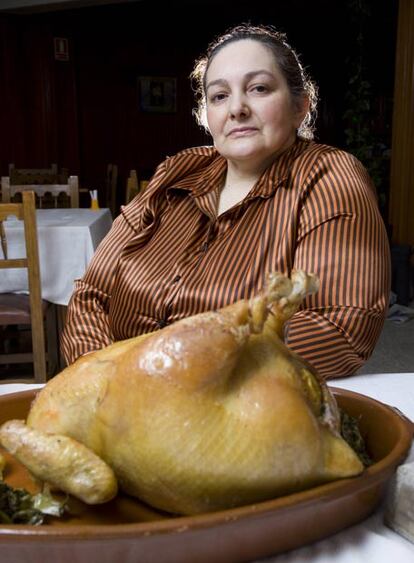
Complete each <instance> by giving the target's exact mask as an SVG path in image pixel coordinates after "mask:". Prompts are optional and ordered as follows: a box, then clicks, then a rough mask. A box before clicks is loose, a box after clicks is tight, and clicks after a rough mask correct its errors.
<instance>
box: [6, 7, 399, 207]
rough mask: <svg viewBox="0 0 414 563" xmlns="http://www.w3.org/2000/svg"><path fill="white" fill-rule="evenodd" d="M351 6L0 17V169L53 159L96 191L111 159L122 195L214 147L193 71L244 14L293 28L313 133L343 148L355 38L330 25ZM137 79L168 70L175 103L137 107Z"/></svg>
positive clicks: (387, 73) (384, 20)
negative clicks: (132, 181)
mask: <svg viewBox="0 0 414 563" xmlns="http://www.w3.org/2000/svg"><path fill="white" fill-rule="evenodd" d="M349 3H350V2H349V1H348V0H344V1H343V2H335V3H333V2H331V1H330V0H317V1H315V2H308V1H307V0H290V1H289V2H276V3H269V2H267V1H262V0H257V1H256V2H255V4H254V5H255V8H254V10H252V6H251V2H244V1H242V0H240V1H238V2H233V1H229V2H221V1H217V2H216V1H214V0H210V1H209V2H204V1H200V2H194V1H193V2H176V3H174V4H173V3H168V4H166V5H164V4H159V3H154V2H150V1H147V0H144V1H142V2H137V3H127V4H121V5H114V6H101V7H93V8H83V9H78V10H68V11H57V12H51V13H39V14H30V15H27V14H22V15H2V16H1V17H0V41H1V43H0V46H1V54H0V120H1V126H0V127H1V131H2V134H1V135H0V172H1V174H2V175H4V174H7V169H8V164H9V163H10V162H14V163H15V165H16V166H17V167H25V168H26V167H27V168H29V167H33V168H34V167H46V166H49V165H50V164H51V163H52V162H57V163H58V165H59V167H65V168H68V169H69V172H70V173H71V174H78V175H79V177H80V183H81V187H86V188H88V189H92V188H94V189H98V190H99V191H100V192H101V193H102V194H103V187H104V181H105V175H106V167H107V164H108V163H115V164H117V165H118V167H119V195H118V200H119V201H118V203H122V202H123V198H124V189H125V186H126V178H127V176H128V172H129V170H131V169H136V170H137V172H138V177H139V178H140V179H144V178H147V177H149V176H150V175H151V174H152V173H153V171H154V169H155V167H156V165H157V164H158V163H159V162H160V161H162V160H163V159H164V158H165V157H166V156H167V155H171V154H174V153H176V152H177V151H179V150H181V149H183V148H185V147H188V146H194V145H200V144H206V143H210V138H209V137H208V135H206V134H205V133H204V131H202V130H201V129H200V127H199V126H198V125H196V123H195V120H194V118H193V115H192V109H193V107H194V101H193V93H192V90H191V86H190V82H189V78H188V77H189V74H190V72H191V69H192V65H193V62H194V59H195V58H196V57H198V56H199V55H200V54H201V53H202V52H203V51H204V49H205V48H206V46H207V44H208V42H209V41H210V40H211V39H212V38H213V37H214V36H215V35H216V34H218V33H220V32H222V31H223V30H225V29H226V28H227V27H228V26H230V25H233V24H236V23H239V22H241V21H247V20H250V21H252V22H253V23H270V24H273V25H275V26H276V27H277V28H278V29H280V30H282V31H285V32H287V33H288V36H289V39H290V41H291V42H292V44H293V45H294V46H295V47H296V48H297V50H298V51H299V53H301V54H302V55H303V56H302V60H303V62H304V63H305V65H306V66H307V68H308V70H309V71H310V73H311V74H312V76H313V77H314V78H315V79H316V81H317V82H318V84H319V88H320V95H321V103H320V108H319V118H318V140H320V141H322V142H327V143H332V144H336V145H339V146H341V144H343V142H344V137H343V128H344V127H343V123H342V113H343V91H344V90H345V89H346V87H347V77H346V73H345V72H344V62H345V60H346V56H347V51H348V43H349V41H350V35H349V30H347V29H345V30H343V26H338V25H337V24H338V22H339V21H342V22H343V21H344V20H345V21H346V18H347V9H348V8H349V6H348V5H349ZM385 4H387V3H385ZM391 4H392V2H391V0H390V4H389V5H388V8H387V9H384V8H382V11H381V9H378V10H376V11H375V21H373V24H372V29H373V43H376V44H375V47H374V45H373V52H374V50H375V54H374V55H373V57H374V59H376V58H378V59H379V60H381V65H382V71H381V72H378V73H377V76H378V82H377V83H376V85H375V87H376V88H377V89H378V91H379V92H381V95H382V96H383V97H387V96H388V97H389V96H390V93H392V84H393V56H394V52H393V46H394V42H395V30H394V27H393V26H395V24H394V20H395V12H396V11H395V8H391ZM382 5H384V3H382ZM390 14H391V15H392V18H394V19H392V18H391V20H390ZM188 19H189V21H187V20H188ZM327 22H331V25H327ZM385 26H386V29H387V30H388V34H387V33H384V28H385ZM345 27H346V26H345ZM56 37H63V38H67V39H68V47H69V51H68V53H69V60H67V61H62V60H56V59H55V56H54V43H53V40H54V38H56ZM139 76H153V77H173V78H175V79H176V83H177V105H176V110H175V111H174V112H168V113H159V112H148V111H143V109H142V107H140V99H139V89H138V77H139ZM82 203H83V204H87V200H86V201H83V202H82V201H81V204H82ZM102 203H103V204H105V202H104V201H103V202H102Z"/></svg>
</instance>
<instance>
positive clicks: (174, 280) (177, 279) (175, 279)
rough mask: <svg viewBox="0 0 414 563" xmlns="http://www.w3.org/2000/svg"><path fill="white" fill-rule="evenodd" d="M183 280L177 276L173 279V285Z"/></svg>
mask: <svg viewBox="0 0 414 563" xmlns="http://www.w3.org/2000/svg"><path fill="white" fill-rule="evenodd" d="M180 279H181V276H175V278H174V279H173V283H178V282H179V281H180Z"/></svg>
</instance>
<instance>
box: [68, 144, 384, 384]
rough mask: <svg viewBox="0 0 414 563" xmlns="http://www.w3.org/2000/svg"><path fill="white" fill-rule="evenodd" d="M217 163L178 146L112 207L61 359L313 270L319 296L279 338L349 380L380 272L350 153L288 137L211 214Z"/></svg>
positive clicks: (364, 191) (366, 185)
mask: <svg viewBox="0 0 414 563" xmlns="http://www.w3.org/2000/svg"><path fill="white" fill-rule="evenodd" d="M225 171H226V162H225V160H224V159H223V158H222V157H221V156H220V155H219V154H218V153H217V152H216V151H215V150H214V149H213V148H211V147H198V148H194V149H188V150H185V151H183V152H181V153H179V154H178V155H176V156H174V157H171V158H168V159H167V160H166V161H165V162H164V163H162V164H161V165H160V166H159V168H158V169H157V172H156V174H155V175H154V177H153V179H152V180H151V182H150V184H149V186H148V188H147V189H146V191H145V192H144V193H143V194H142V195H140V196H138V197H137V198H135V200H134V201H132V202H131V203H130V204H129V205H128V206H126V207H124V208H123V209H122V213H121V214H120V216H119V217H118V218H117V219H116V220H115V221H114V225H113V228H112V230H111V232H110V233H109V234H108V235H107V237H106V238H105V239H104V240H103V241H102V243H101V244H100V246H99V248H98V250H97V252H96V254H95V256H94V258H93V260H92V262H91V264H90V266H89V268H88V270H87V272H86V274H85V276H84V277H83V279H81V280H77V282H76V288H75V292H74V294H73V296H72V299H71V302H70V304H69V308H68V315H67V324H66V327H65V330H64V334H63V338H62V345H63V351H64V354H65V356H66V358H67V360H68V362H73V361H74V360H75V359H76V358H77V357H78V356H80V355H82V354H85V353H86V352H89V351H92V350H95V349H98V348H101V347H103V346H106V345H108V344H110V343H111V342H114V341H117V340H122V339H126V338H130V337H132V336H135V335H137V334H141V333H143V332H148V331H152V330H155V329H157V328H159V327H162V326H165V324H167V323H172V322H174V321H176V320H178V319H181V318H183V317H188V316H190V315H194V314H196V313H199V312H202V311H206V310H210V309H217V308H219V307H222V306H224V305H226V304H229V303H232V302H234V301H236V300H238V299H241V298H246V297H249V296H251V295H252V294H254V293H256V292H257V291H258V290H260V288H261V287H262V286H263V284H264V282H265V279H266V274H267V273H268V272H271V271H276V270H277V271H280V272H284V273H286V274H289V273H290V272H291V270H292V269H304V270H306V271H308V272H314V273H316V274H317V275H318V276H319V277H320V280H321V286H320V291H319V292H318V293H317V294H316V295H314V296H312V297H309V298H308V299H307V300H306V302H305V303H304V305H303V307H302V308H301V309H300V310H299V311H298V313H297V314H296V315H295V316H294V317H293V319H292V320H291V321H290V323H289V326H288V330H287V341H288V343H289V345H290V347H291V348H293V349H294V350H295V351H296V352H297V353H299V354H300V355H302V356H303V357H304V358H306V359H307V360H308V361H309V362H311V363H312V364H313V365H314V366H315V367H316V368H317V369H318V370H319V372H320V373H321V374H323V375H324V376H326V377H335V376H343V375H348V374H352V373H354V372H355V371H356V370H357V369H358V368H359V367H360V366H361V365H362V363H363V362H364V361H365V360H366V359H367V358H368V357H369V355H370V354H371V352H372V350H373V347H374V345H375V343H376V341H377V338H378V336H379V333H380V331H381V328H382V324H383V320H384V312H385V309H386V306H387V301H388V295H389V289H390V287H389V285H390V279H389V278H390V274H389V272H390V266H389V248H388V241H387V237H386V234H385V229H384V226H383V223H382V220H381V217H380V215H379V212H378V208H377V204H376V197H375V193H374V189H373V187H372V184H371V181H370V179H369V177H368V175H367V173H366V171H365V169H364V168H363V167H362V165H361V164H360V163H359V161H357V160H356V159H355V158H354V157H353V156H351V155H349V154H347V153H345V152H343V151H340V150H338V149H335V148H333V147H328V146H324V145H318V144H316V143H313V142H308V141H300V140H298V141H297V142H296V143H295V144H294V145H293V146H292V147H291V148H290V149H288V150H287V151H286V152H285V153H283V154H282V155H281V156H280V157H279V158H278V159H277V160H276V161H275V162H274V163H273V165H272V166H271V167H270V168H268V169H267V170H266V171H265V172H264V174H263V175H262V177H261V178H260V179H259V180H258V182H257V183H256V184H255V186H254V187H253V188H252V190H251V191H250V193H249V194H248V195H247V197H246V198H245V199H244V200H243V201H242V202H240V203H239V204H238V205H236V206H234V207H233V208H231V209H229V210H228V211H226V212H225V213H223V214H222V215H220V216H217V213H216V209H217V204H218V190H217V188H218V186H220V185H221V182H222V181H223V178H224V175H225Z"/></svg>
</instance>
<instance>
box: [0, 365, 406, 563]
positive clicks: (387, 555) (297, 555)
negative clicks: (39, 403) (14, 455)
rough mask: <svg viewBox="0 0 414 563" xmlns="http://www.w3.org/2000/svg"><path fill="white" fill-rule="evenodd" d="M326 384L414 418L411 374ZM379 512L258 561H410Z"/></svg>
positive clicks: (0, 388) (2, 389)
mask: <svg viewBox="0 0 414 563" xmlns="http://www.w3.org/2000/svg"><path fill="white" fill-rule="evenodd" d="M329 384H330V385H331V386H334V387H340V388H342V389H349V390H351V391H356V392H358V393H362V394H364V395H369V396H370V397H373V398H374V399H377V400H379V401H382V402H383V403H387V404H389V405H392V406H394V407H397V408H398V409H399V410H400V411H401V412H403V413H404V414H405V415H406V416H408V417H409V418H410V419H411V420H414V373H386V374H370V375H359V376H358V375H357V376H353V377H349V378H340V379H335V380H332V381H330V382H329ZM38 387H42V385H36V384H33V385H22V384H3V385H1V384H0V394H3V393H13V392H16V391H22V390H26V389H33V388H38ZM411 461H414V448H412V449H411V452H410V454H409V456H408V458H407V459H406V461H405V463H409V462H411ZM383 512H384V511H383V507H379V508H378V509H377V511H376V512H375V513H374V514H373V515H372V516H371V517H369V518H367V519H366V520H364V521H363V522H361V523H359V524H357V525H355V526H352V527H350V528H348V529H346V530H344V531H342V532H339V533H338V534H335V535H334V536H331V537H329V538H326V539H324V540H322V541H319V542H316V543H314V544H312V545H309V546H305V547H302V548H300V549H295V550H293V551H290V552H288V553H284V554H282V555H278V556H275V557H269V558H267V559H265V560H262V563H305V562H306V563H308V562H312V563H390V562H392V561H398V563H412V562H413V561H414V544H412V543H410V542H409V541H408V540H406V539H404V538H403V537H401V536H400V535H398V534H397V533H395V532H393V531H392V530H391V529H389V528H387V527H386V526H385V525H384V524H383V523H382V519H383ZM256 563H258V562H257V561H256Z"/></svg>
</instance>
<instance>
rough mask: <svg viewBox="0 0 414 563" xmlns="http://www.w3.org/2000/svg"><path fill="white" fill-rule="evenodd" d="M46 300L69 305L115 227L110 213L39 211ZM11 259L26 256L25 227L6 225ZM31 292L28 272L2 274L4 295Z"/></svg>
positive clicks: (13, 223) (11, 220)
mask: <svg viewBox="0 0 414 563" xmlns="http://www.w3.org/2000/svg"><path fill="white" fill-rule="evenodd" d="M36 218H37V232H38V244H39V260H40V275H41V285H42V298H43V299H46V300H47V301H50V302H51V303H56V304H57V305H67V304H68V302H69V299H70V296H71V294H72V291H73V287H74V286H73V283H74V280H75V279H77V278H80V277H82V275H83V274H84V273H85V270H86V268H87V266H88V264H89V262H90V260H91V258H92V256H93V254H94V252H95V250H96V248H97V246H98V244H99V243H100V242H101V240H102V239H103V237H104V236H105V235H106V233H107V232H108V231H109V229H110V228H111V225H112V217H111V213H110V211H109V209H100V210H97V211H91V210H90V209H38V210H37V211H36ZM4 226H5V231H6V237H7V247H8V254H9V258H21V257H22V256H25V246H24V236H23V225H22V222H21V221H18V220H17V219H16V218H15V217H10V218H9V219H8V220H7V221H5V222H4ZM19 291H27V273H26V270H22V269H13V270H2V274H1V277H0V293H6V292H19Z"/></svg>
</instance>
